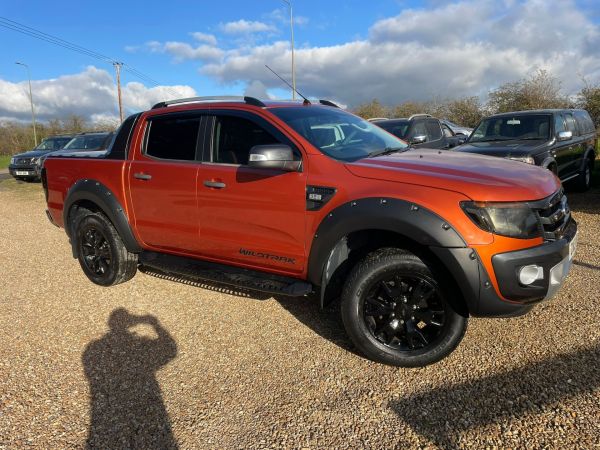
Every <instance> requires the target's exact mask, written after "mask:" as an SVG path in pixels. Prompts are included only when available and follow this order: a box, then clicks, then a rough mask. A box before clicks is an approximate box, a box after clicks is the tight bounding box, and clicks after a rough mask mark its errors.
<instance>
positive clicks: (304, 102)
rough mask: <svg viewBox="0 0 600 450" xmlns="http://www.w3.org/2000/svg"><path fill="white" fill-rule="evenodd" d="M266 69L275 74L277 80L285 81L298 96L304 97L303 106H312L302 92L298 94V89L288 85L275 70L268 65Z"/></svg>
mask: <svg viewBox="0 0 600 450" xmlns="http://www.w3.org/2000/svg"><path fill="white" fill-rule="evenodd" d="M265 67H266V68H267V69H269V70H270V71H271V72H273V73H274V74H275V76H276V77H277V78H279V79H280V80H281V81H283V82H284V83H285V84H287V85H288V86H289V87H290V88H291V89H292V90H294V91H295V92H296V94H298V95H299V96H300V97H302V98H303V99H304V101H303V102H302V104H304V105H310V104H311V103H310V102H309V101H308V99H307V98H306V97H305V96H304V95H302V94H301V93H300V92H298V89H296V88H294V87H293V86H292V85H291V84H290V83H288V82H287V81H285V80H284V79H283V78H281V77H280V76H279V74H278V73H277V72H275V71H274V70H273V69H271V68H270V67H269V66H267V65H266V64H265Z"/></svg>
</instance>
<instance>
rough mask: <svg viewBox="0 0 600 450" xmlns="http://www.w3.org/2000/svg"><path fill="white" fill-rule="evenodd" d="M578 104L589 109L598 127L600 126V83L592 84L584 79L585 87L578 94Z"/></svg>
mask: <svg viewBox="0 0 600 450" xmlns="http://www.w3.org/2000/svg"><path fill="white" fill-rule="evenodd" d="M577 106H578V107H579V108H582V109H585V110H587V112H589V113H590V116H591V117H592V120H593V121H594V125H596V128H600V84H596V85H591V84H589V83H588V81H587V80H584V87H583V88H582V89H581V91H579V94H577Z"/></svg>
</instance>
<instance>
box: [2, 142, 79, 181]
mask: <svg viewBox="0 0 600 450" xmlns="http://www.w3.org/2000/svg"><path fill="white" fill-rule="evenodd" d="M71 139H73V136H71V135H61V136H51V137H49V138H46V139H44V140H43V141H42V142H40V143H39V144H38V146H37V147H35V148H34V149H33V150H30V151H28V152H25V153H19V154H18V155H14V156H13V157H12V158H11V159H10V165H9V166H8V171H9V172H10V174H11V175H12V176H13V177H15V178H17V179H20V180H32V181H33V180H39V179H40V165H39V161H40V157H42V156H44V155H47V154H48V153H50V152H53V151H55V150H60V149H61V148H63V147H64V146H65V145H67V144H68V143H69V141H70V140H71Z"/></svg>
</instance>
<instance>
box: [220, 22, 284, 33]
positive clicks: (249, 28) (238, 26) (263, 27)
mask: <svg viewBox="0 0 600 450" xmlns="http://www.w3.org/2000/svg"><path fill="white" fill-rule="evenodd" d="M219 29H220V30H221V31H223V32H224V33H227V34H248V33H264V32H266V31H277V28H275V27H274V26H273V25H269V24H266V23H264V22H259V21H252V20H244V19H240V20H237V21H235V22H227V23H222V24H220V25H219Z"/></svg>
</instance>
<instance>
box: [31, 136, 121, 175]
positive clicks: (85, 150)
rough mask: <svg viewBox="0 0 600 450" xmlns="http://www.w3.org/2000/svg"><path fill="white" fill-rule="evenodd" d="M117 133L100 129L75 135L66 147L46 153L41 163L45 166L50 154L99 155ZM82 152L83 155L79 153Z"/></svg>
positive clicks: (104, 150)
mask: <svg viewBox="0 0 600 450" xmlns="http://www.w3.org/2000/svg"><path fill="white" fill-rule="evenodd" d="M114 136H115V133H113V132H112V131H110V132H109V131H99V132H90V133H80V134H77V135H75V137H73V139H71V141H70V142H69V143H68V144H67V145H65V147H64V148H63V149H61V150H58V151H56V152H51V153H47V154H45V155H44V156H43V157H42V158H40V165H41V166H42V167H43V164H44V161H45V160H46V158H47V157H48V156H62V155H66V156H69V155H74V154H78V155H77V156H90V157H91V156H99V155H102V154H104V153H105V152H106V150H107V149H108V148H109V147H110V145H111V144H112V141H113V139H114ZM79 153H81V155H79Z"/></svg>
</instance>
